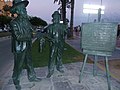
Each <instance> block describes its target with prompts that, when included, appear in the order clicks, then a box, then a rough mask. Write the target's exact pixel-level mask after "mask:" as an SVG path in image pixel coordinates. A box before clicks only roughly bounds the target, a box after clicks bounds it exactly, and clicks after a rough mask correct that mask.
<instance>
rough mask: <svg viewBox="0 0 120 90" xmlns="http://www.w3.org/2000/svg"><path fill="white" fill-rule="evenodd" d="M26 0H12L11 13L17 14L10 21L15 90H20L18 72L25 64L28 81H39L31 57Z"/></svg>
mask: <svg viewBox="0 0 120 90" xmlns="http://www.w3.org/2000/svg"><path fill="white" fill-rule="evenodd" d="M28 3H29V2H28V1H21V0H14V1H13V6H12V8H11V10H10V11H11V13H12V14H17V17H15V18H14V19H13V20H12V21H11V22H10V27H11V31H12V52H13V54H14V69H13V75H12V78H13V82H14V84H15V87H16V89H17V90H21V86H20V74H21V72H22V69H23V65H25V67H26V69H27V75H28V79H29V81H40V79H39V78H37V77H36V74H35V71H34V68H33V65H32V58H31V46H32V30H33V29H32V25H31V24H30V22H29V20H28V15H27V11H26V6H27V5H28Z"/></svg>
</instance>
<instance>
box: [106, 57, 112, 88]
mask: <svg viewBox="0 0 120 90" xmlns="http://www.w3.org/2000/svg"><path fill="white" fill-rule="evenodd" d="M105 68H106V76H107V82H108V90H111V83H110V73H109V65H108V57H107V56H106V57H105Z"/></svg>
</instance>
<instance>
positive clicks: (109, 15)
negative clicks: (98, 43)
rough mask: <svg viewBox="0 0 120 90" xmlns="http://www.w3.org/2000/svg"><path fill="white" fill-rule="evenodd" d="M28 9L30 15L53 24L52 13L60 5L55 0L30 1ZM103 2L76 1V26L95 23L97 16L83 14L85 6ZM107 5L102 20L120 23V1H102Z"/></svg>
mask: <svg viewBox="0 0 120 90" xmlns="http://www.w3.org/2000/svg"><path fill="white" fill-rule="evenodd" d="M29 2H30V3H29V5H28V7H27V11H28V14H29V15H31V16H38V17H40V18H42V19H44V20H46V21H47V22H48V23H51V19H52V18H51V15H52V13H53V12H54V11H55V10H57V9H58V7H59V6H58V5H57V4H54V3H53V0H29ZM100 2H101V0H75V13H74V26H76V25H79V24H81V23H82V22H93V21H94V19H97V15H93V14H90V15H88V14H83V4H100ZM102 3H103V5H105V14H104V15H102V19H104V21H106V22H120V7H119V4H120V0H102ZM67 18H68V19H69V18H70V10H69V9H67Z"/></svg>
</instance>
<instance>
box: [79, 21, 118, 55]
mask: <svg viewBox="0 0 120 90" xmlns="http://www.w3.org/2000/svg"><path fill="white" fill-rule="evenodd" d="M116 30H117V23H83V24H82V38H81V47H82V49H83V52H84V53H85V54H93V55H101V56H111V55H112V52H113V51H114V49H115V45H116V35H117V31H116Z"/></svg>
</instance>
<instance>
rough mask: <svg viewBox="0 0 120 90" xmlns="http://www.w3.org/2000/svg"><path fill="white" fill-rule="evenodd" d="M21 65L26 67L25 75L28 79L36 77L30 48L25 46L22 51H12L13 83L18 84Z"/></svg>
mask: <svg viewBox="0 0 120 90" xmlns="http://www.w3.org/2000/svg"><path fill="white" fill-rule="evenodd" d="M23 65H25V68H26V69H27V75H28V79H29V80H33V79H34V78H35V77H36V74H35V71H34V68H33V65H32V57H31V50H30V48H29V47H27V48H26V49H25V50H24V51H21V52H15V53H14V69H13V75H12V78H13V82H14V84H15V85H19V84H20V74H21V72H22V69H23Z"/></svg>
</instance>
